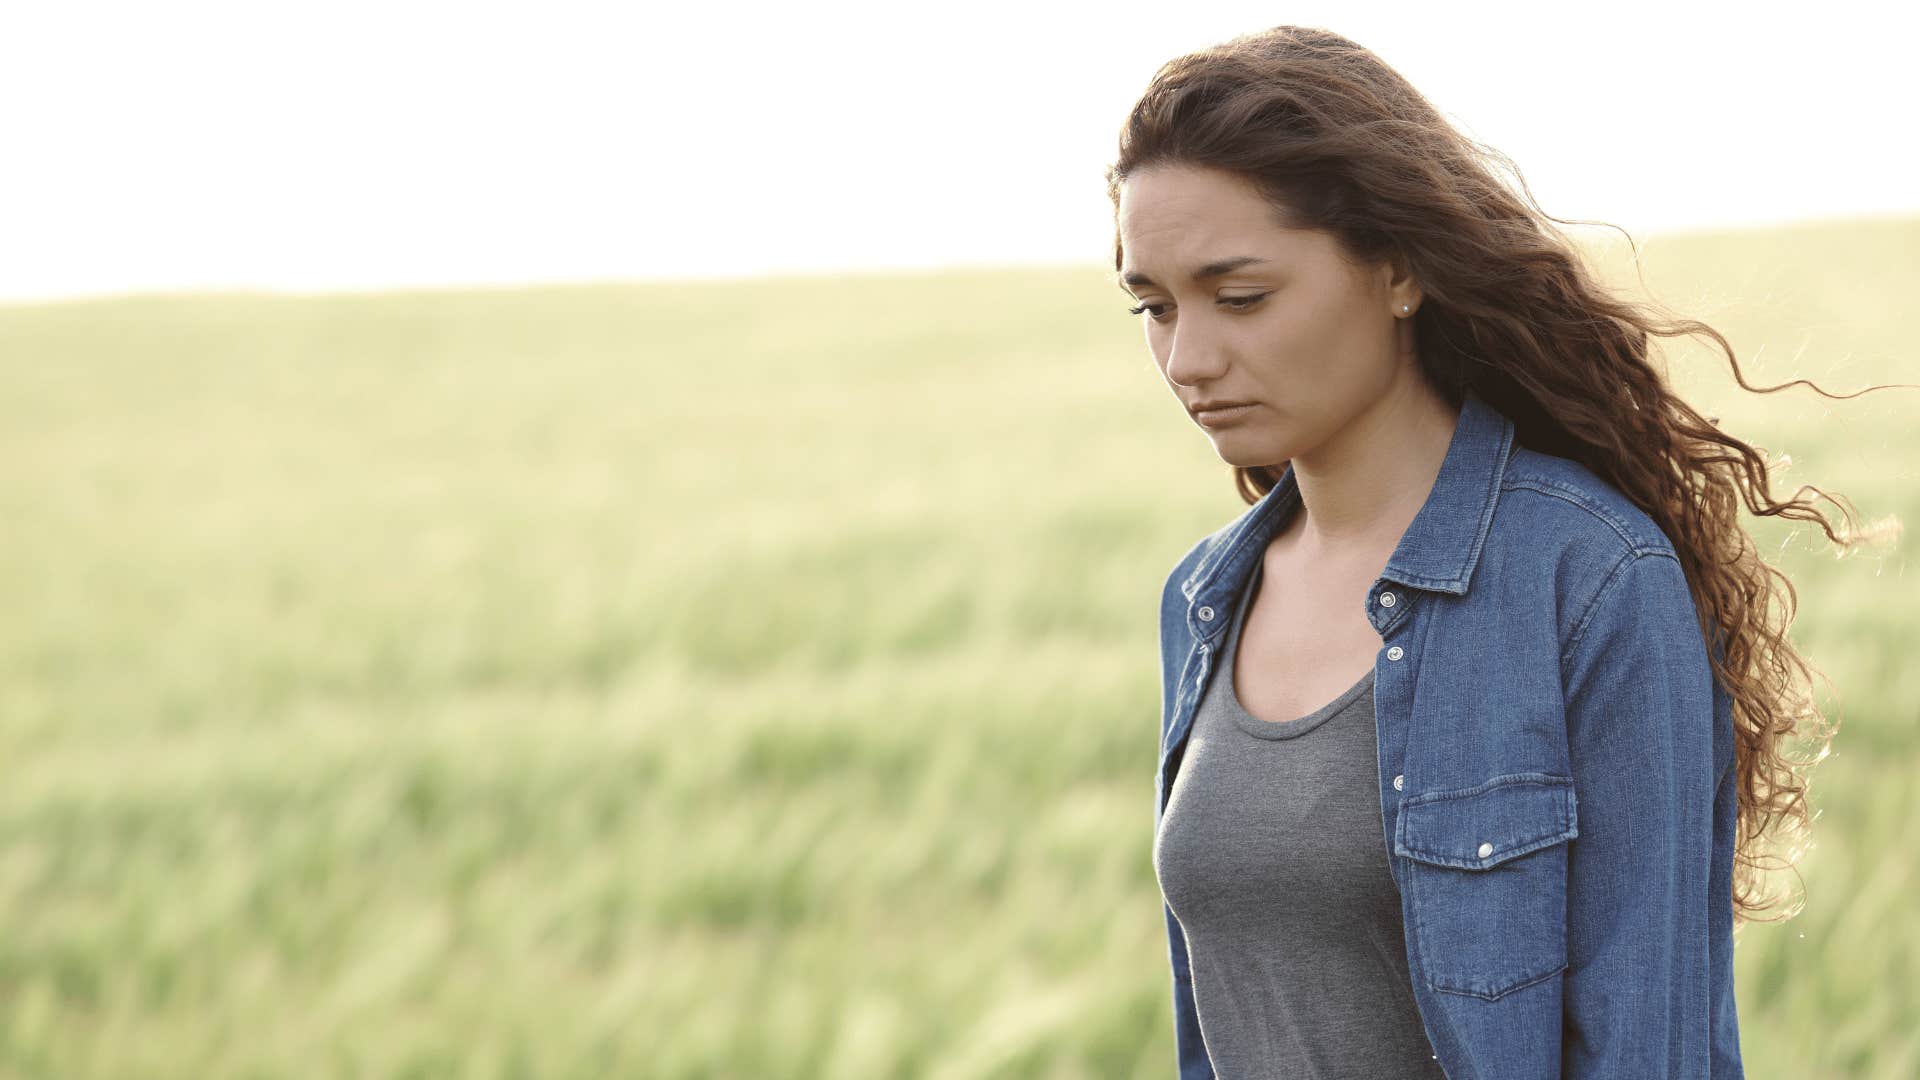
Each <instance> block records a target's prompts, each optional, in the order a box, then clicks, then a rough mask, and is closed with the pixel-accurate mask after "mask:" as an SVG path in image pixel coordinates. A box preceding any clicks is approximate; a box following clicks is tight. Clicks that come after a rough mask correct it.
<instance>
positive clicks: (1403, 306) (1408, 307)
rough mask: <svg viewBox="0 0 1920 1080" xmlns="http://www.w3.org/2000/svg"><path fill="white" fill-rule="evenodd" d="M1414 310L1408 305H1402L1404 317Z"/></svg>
mask: <svg viewBox="0 0 1920 1080" xmlns="http://www.w3.org/2000/svg"><path fill="white" fill-rule="evenodd" d="M1412 310H1413V308H1412V307H1410V306H1408V305H1406V304H1401V305H1400V314H1402V315H1405V314H1407V313H1408V312H1410V311H1412Z"/></svg>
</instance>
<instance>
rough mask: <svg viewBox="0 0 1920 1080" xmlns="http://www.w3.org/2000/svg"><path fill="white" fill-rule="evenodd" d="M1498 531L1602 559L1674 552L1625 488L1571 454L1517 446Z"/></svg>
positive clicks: (1504, 482)
mask: <svg viewBox="0 0 1920 1080" xmlns="http://www.w3.org/2000/svg"><path fill="white" fill-rule="evenodd" d="M1494 531H1495V532H1496V533H1500V534H1503V535H1504V537H1505V538H1507V539H1509V540H1512V541H1515V542H1517V543H1520V544H1524V545H1526V546H1527V547H1529V548H1532V549H1534V550H1543V551H1544V550H1553V549H1561V550H1564V549H1567V548H1575V549H1578V550H1580V551H1581V552H1583V553H1585V554H1586V555H1588V556H1590V557H1592V558H1594V559H1599V560H1606V558H1607V556H1609V555H1612V556H1614V557H1616V558H1619V557H1625V556H1627V555H1651V554H1665V555H1672V554H1674V544H1673V540H1672V538H1670V537H1669V536H1667V534H1666V533H1665V532H1664V531H1663V530H1662V529H1661V528H1660V525H1659V523H1658V522H1656V521H1654V520H1653V516H1652V515H1650V514H1648V513H1647V512H1646V511H1645V510H1643V509H1642V508H1641V507H1640V506H1639V505H1638V504H1636V503H1635V502H1634V501H1633V500H1632V499H1630V498H1628V497H1627V495H1626V493H1625V492H1623V491H1621V490H1620V489H1619V488H1617V487H1615V486H1614V485H1613V484H1611V483H1609V482H1608V481H1606V480H1605V479H1603V478H1601V477H1600V476H1599V475H1598V474H1597V473H1595V472H1594V471H1593V470H1591V469H1589V468H1587V467H1586V466H1585V465H1582V464H1580V463H1579V462H1577V461H1574V460H1572V459H1571V458H1564V457H1556V456H1554V455H1552V454H1544V453H1541V452H1539V451H1537V450H1531V449H1528V448H1526V447H1522V446H1517V445H1516V446H1515V447H1514V448H1513V454H1512V456H1511V457H1510V458H1509V460H1508V462H1507V468H1506V471H1505V473H1504V474H1503V475H1502V477H1501V481H1500V506H1499V510H1498V512H1496V513H1495V515H1494Z"/></svg>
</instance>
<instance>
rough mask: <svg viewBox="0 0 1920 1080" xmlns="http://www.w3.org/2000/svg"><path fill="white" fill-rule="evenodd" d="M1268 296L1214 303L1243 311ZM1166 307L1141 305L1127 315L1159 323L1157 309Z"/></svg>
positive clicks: (1221, 300) (1247, 297)
mask: <svg viewBox="0 0 1920 1080" xmlns="http://www.w3.org/2000/svg"><path fill="white" fill-rule="evenodd" d="M1270 295H1272V294H1271V293H1255V294H1253V295H1252V296H1223V297H1221V298H1220V299H1219V300H1218V301H1216V303H1218V304H1220V305H1222V306H1224V307H1230V308H1232V309H1234V310H1235V311H1245V310H1247V309H1248V308H1250V307H1252V306H1253V305H1255V304H1257V303H1259V302H1260V301H1262V300H1265V299H1266V298H1267V297H1268V296H1270ZM1166 306H1167V305H1165V304H1141V305H1140V306H1139V307H1131V308H1128V309H1127V314H1129V315H1145V316H1146V317H1147V318H1149V319H1152V320H1153V321H1154V322H1159V321H1160V320H1161V319H1162V318H1163V316H1162V315H1161V314H1160V312H1159V309H1160V308H1164V307H1166Z"/></svg>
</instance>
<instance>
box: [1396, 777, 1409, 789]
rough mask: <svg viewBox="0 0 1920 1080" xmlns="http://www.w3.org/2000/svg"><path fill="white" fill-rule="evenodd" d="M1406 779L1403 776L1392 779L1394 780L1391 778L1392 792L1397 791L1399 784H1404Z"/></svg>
mask: <svg viewBox="0 0 1920 1080" xmlns="http://www.w3.org/2000/svg"><path fill="white" fill-rule="evenodd" d="M1406 779H1407V778H1406V777H1405V776H1404V775H1402V776H1396V777H1394V778H1393V790H1395V791H1399V790H1400V785H1401V784H1403V783H1405V782H1406Z"/></svg>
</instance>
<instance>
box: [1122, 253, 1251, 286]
mask: <svg viewBox="0 0 1920 1080" xmlns="http://www.w3.org/2000/svg"><path fill="white" fill-rule="evenodd" d="M1267 261H1268V260H1266V259H1262V258H1260V257H1258V256H1256V255H1234V256H1231V257H1229V258H1225V259H1215V260H1214V261H1212V262H1210V263H1208V264H1206V265H1205V266H1202V267H1201V268H1200V269H1198V270H1195V271H1194V272H1193V273H1192V274H1191V275H1190V276H1191V277H1192V279H1193V280H1195V281H1205V280H1207V279H1208V278H1217V277H1220V276H1221V275H1223V274H1230V273H1232V272H1233V271H1235V270H1238V269H1240V268H1241V267H1243V266H1247V265H1250V264H1252V263H1263V262H1267ZM1120 282H1121V287H1122V288H1125V287H1126V286H1128V285H1158V284H1160V283H1159V282H1157V281H1155V280H1153V279H1152V278H1150V277H1148V276H1147V275H1145V274H1143V273H1141V272H1140V271H1138V270H1129V271H1127V272H1126V273H1124V274H1122V275H1120Z"/></svg>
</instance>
